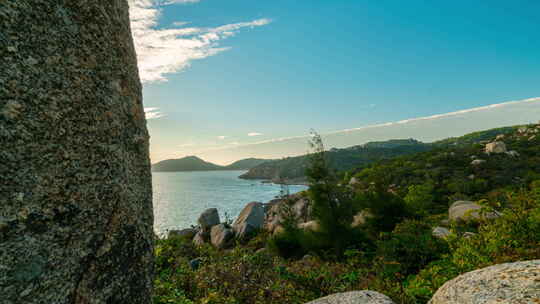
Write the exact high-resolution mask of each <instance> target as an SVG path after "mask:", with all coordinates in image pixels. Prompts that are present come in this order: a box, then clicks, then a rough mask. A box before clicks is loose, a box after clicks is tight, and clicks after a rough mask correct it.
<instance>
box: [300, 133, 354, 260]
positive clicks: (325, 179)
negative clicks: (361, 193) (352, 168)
mask: <svg viewBox="0 0 540 304" xmlns="http://www.w3.org/2000/svg"><path fill="white" fill-rule="evenodd" d="M311 136H312V137H311V140H310V142H309V144H310V147H311V149H312V152H311V153H310V154H309V160H310V163H309V166H308V168H307V170H306V175H307V177H308V179H309V182H310V188H309V190H308V193H309V196H310V198H311V201H312V204H313V217H314V218H315V220H317V222H318V223H319V229H318V231H315V232H314V236H315V237H314V238H312V239H313V240H317V242H319V244H317V245H318V246H320V247H321V248H328V249H333V250H334V253H335V254H336V255H337V256H341V255H342V254H343V252H344V251H345V249H346V248H347V247H348V246H350V245H352V244H354V243H355V242H361V241H362V237H361V233H360V231H359V230H357V229H353V228H351V223H352V221H353V217H354V214H355V212H354V211H355V210H354V206H353V204H352V201H351V200H352V193H350V191H349V190H348V189H347V188H346V187H345V186H341V185H339V183H338V179H337V176H336V174H335V173H334V172H333V171H332V170H331V169H330V167H329V164H328V160H327V158H326V152H325V149H324V144H323V141H322V138H321V136H320V135H319V134H317V133H316V132H314V131H312V132H311Z"/></svg>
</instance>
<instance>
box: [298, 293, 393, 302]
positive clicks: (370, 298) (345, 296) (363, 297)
mask: <svg viewBox="0 0 540 304" xmlns="http://www.w3.org/2000/svg"><path fill="white" fill-rule="evenodd" d="M306 304H395V303H394V302H393V301H392V299H390V298H389V297H387V296H385V295H383V294H381V293H378V292H375V291H371V290H362V291H350V292H343V293H336V294H333V295H329V296H327V297H324V298H320V299H317V300H314V301H311V302H309V303H306Z"/></svg>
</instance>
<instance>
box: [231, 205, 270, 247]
mask: <svg viewBox="0 0 540 304" xmlns="http://www.w3.org/2000/svg"><path fill="white" fill-rule="evenodd" d="M263 225H264V207H263V205H262V203H259V202H251V203H249V204H247V205H246V206H245V207H244V209H243V210H242V212H240V215H238V217H237V218H236V220H235V221H234V224H233V230H234V233H235V234H236V237H237V238H239V239H245V238H247V237H248V236H249V234H251V233H252V232H254V231H256V230H258V229H262V228H263Z"/></svg>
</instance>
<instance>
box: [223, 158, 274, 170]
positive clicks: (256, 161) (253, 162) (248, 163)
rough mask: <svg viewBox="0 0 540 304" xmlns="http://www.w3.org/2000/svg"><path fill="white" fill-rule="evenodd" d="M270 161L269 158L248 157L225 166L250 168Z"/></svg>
mask: <svg viewBox="0 0 540 304" xmlns="http://www.w3.org/2000/svg"><path fill="white" fill-rule="evenodd" d="M268 161H269V160H268V159H260V158H246V159H241V160H239V161H235V162H234V163H232V164H230V165H228V166H225V167H224V168H225V169H226V170H249V169H251V168H253V167H256V166H258V165H260V164H262V163H265V162H268Z"/></svg>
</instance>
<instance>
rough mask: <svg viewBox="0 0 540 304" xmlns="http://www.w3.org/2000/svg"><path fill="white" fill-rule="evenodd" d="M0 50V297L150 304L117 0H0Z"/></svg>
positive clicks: (141, 180)
mask: <svg viewBox="0 0 540 304" xmlns="http://www.w3.org/2000/svg"><path fill="white" fill-rule="evenodd" d="M0 58H2V60H0V146H1V148H0V193H1V195H0V206H1V207H0V208H1V212H0V217H1V219H0V222H2V223H3V224H1V226H2V228H1V229H0V230H1V231H0V299H1V300H0V302H2V303H5V304H10V303H87V304H92V303H151V289H152V281H153V274H152V268H153V266H152V265H153V248H152V247H153V236H154V234H153V227H152V225H153V213H152V188H151V173H150V161H149V157H148V139H149V136H148V132H147V129H146V119H145V115H144V110H143V104H142V95H141V84H140V81H139V76H138V71H137V61H136V56H135V51H134V48H133V42H132V38H131V33H130V22H129V16H128V4H127V1H126V0H109V1H97V0H87V1H64V0H62V1H60V0H17V1H1V2H0Z"/></svg>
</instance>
